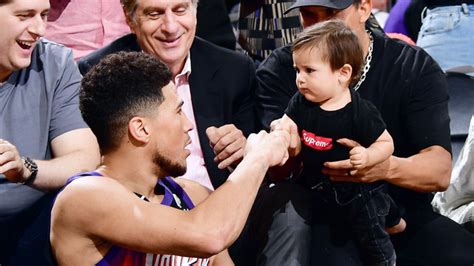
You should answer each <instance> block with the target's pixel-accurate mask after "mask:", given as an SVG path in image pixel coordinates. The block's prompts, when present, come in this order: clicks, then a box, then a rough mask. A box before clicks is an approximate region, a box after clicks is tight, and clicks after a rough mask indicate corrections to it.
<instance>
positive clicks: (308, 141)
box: [302, 129, 332, 151]
mask: <svg viewBox="0 0 474 266" xmlns="http://www.w3.org/2000/svg"><path fill="white" fill-rule="evenodd" d="M302 133H303V134H302V135H303V138H302V140H303V143H304V144H305V145H306V146H308V147H310V148H312V149H315V150H318V151H327V150H330V149H332V139H331V138H325V137H320V136H316V134H314V133H311V132H308V131H306V130H304V129H303V130H302Z"/></svg>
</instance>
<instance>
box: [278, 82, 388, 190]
mask: <svg viewBox="0 0 474 266" xmlns="http://www.w3.org/2000/svg"><path fill="white" fill-rule="evenodd" d="M350 91H351V102H350V103H348V104H347V105H346V106H344V107H343V108H341V109H339V110H334V111H326V110H323V109H321V107H320V106H319V104H318V103H313V102H310V101H308V100H307V99H306V98H305V97H304V96H303V95H302V94H301V93H299V92H297V93H296V94H295V95H294V96H293V98H291V100H290V103H289V104H288V108H287V109H286V111H285V113H286V114H287V115H288V116H289V117H290V118H291V119H292V120H293V121H294V122H295V123H296V125H297V126H298V133H299V135H300V137H301V145H302V146H301V147H302V149H301V156H302V159H303V172H302V176H303V177H305V178H306V179H308V178H310V179H311V180H313V181H315V182H318V181H320V180H321V179H322V178H323V175H322V173H321V170H322V168H323V163H324V162H330V161H338V160H345V159H347V158H349V148H347V147H346V146H344V145H341V144H339V143H337V142H336V141H337V140H338V139H341V138H349V139H352V140H355V141H357V142H359V143H360V144H361V145H362V146H364V147H369V146H370V145H371V144H372V143H374V142H375V141H376V140H377V139H378V138H379V137H380V135H381V134H382V133H383V131H384V130H385V123H384V122H383V120H382V118H381V116H380V113H379V111H378V110H377V108H375V106H374V105H373V104H372V103H370V102H369V101H366V100H364V99H361V98H360V96H359V94H358V93H357V92H355V91H354V90H352V89H350Z"/></svg>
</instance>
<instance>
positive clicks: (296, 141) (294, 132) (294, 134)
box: [270, 115, 301, 157]
mask: <svg viewBox="0 0 474 266" xmlns="http://www.w3.org/2000/svg"><path fill="white" fill-rule="evenodd" d="M277 130H283V131H286V132H288V134H290V145H289V147H288V153H289V155H290V156H291V157H295V156H297V155H298V154H299V153H300V152H301V139H300V136H299V135H298V126H297V125H296V124H295V122H294V121H293V120H292V119H291V118H289V117H288V116H287V115H284V116H283V117H282V118H280V119H276V120H274V121H272V122H271V123H270V131H271V132H274V131H277Z"/></svg>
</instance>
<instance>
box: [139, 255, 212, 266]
mask: <svg viewBox="0 0 474 266" xmlns="http://www.w3.org/2000/svg"><path fill="white" fill-rule="evenodd" d="M209 261H210V260H209V259H203V258H189V257H181V256H175V255H154V254H146V266H208V265H209Z"/></svg>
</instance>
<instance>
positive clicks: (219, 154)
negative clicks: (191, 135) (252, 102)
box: [206, 124, 247, 169]
mask: <svg viewBox="0 0 474 266" xmlns="http://www.w3.org/2000/svg"><path fill="white" fill-rule="evenodd" d="M206 134H207V137H208V138H209V143H210V145H211V147H212V149H213V150H214V153H215V154H216V157H214V162H216V163H218V165H217V167H218V168H219V169H225V168H227V167H229V166H231V165H234V166H235V165H236V164H238V163H239V162H240V161H241V160H242V157H243V155H244V149H245V144H246V143H247V140H246V138H245V136H244V134H243V133H242V131H241V130H240V129H238V128H236V127H235V126H234V125H232V124H228V125H224V126H221V127H219V128H216V127H208V128H207V129H206Z"/></svg>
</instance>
